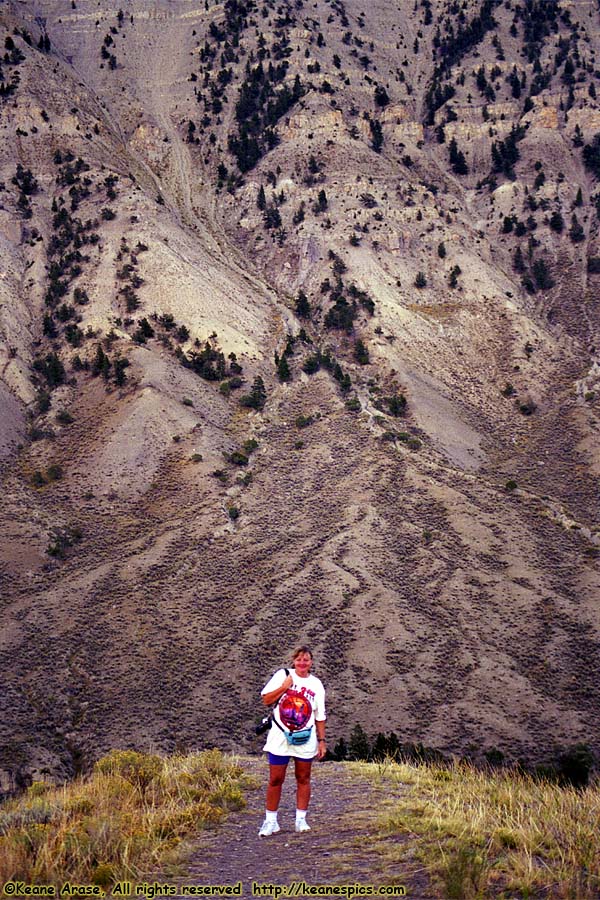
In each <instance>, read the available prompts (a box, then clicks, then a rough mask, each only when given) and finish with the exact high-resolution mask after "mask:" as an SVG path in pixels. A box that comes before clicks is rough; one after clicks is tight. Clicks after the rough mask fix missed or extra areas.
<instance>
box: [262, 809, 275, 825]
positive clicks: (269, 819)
mask: <svg viewBox="0 0 600 900" xmlns="http://www.w3.org/2000/svg"><path fill="white" fill-rule="evenodd" d="M265 820H266V821H267V822H276V821H277V810H275V812H271V810H270V809H266V810H265Z"/></svg>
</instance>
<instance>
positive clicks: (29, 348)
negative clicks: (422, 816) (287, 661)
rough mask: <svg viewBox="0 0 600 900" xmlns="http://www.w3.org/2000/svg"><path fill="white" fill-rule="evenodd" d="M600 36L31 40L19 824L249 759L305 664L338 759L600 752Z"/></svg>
mask: <svg viewBox="0 0 600 900" xmlns="http://www.w3.org/2000/svg"><path fill="white" fill-rule="evenodd" d="M599 29H600V10H599V8H598V5H597V4H594V3H578V4H576V5H575V4H570V3H566V2H565V3H558V2H554V0H552V2H551V0H546V2H543V3H542V2H534V0H525V2H520V3H518V2H511V0H509V2H506V3H503V4H500V3H497V2H494V0H486V2H485V3H474V2H470V0H469V2H464V3H458V2H429V0H422V2H420V3H414V4H413V3H412V2H404V0H402V2H399V3H397V4H395V5H392V4H389V3H384V2H383V0H382V2H375V3H369V4H368V6H367V5H366V4H363V3H361V2H358V0H348V2H346V3H342V2H340V0H331V2H325V0H318V2H315V3H310V4H309V3H306V2H303V0H296V2H295V3H288V2H280V3H275V2H273V3H271V2H268V0H256V2H253V0H246V2H239V0H227V2H226V3H225V4H213V3H212V2H210V0H207V2H206V3H200V4H198V3H195V2H192V0H170V2H169V0H156V2H151V3H149V2H142V0H139V2H138V0H133V2H130V3H127V4H123V7H122V9H121V8H119V7H118V6H115V7H113V6H111V5H109V4H107V3H105V2H104V0H52V2H49V0H48V2H44V0H39V2H38V0H11V2H9V3H8V4H4V5H3V7H2V8H1V9H0V47H3V48H4V49H3V50H2V52H3V54H4V56H3V57H2V58H1V59H0V69H1V72H0V141H1V147H0V182H2V184H1V185H0V186H1V187H2V190H1V191H0V241H1V248H2V250H1V252H2V278H1V279H0V365H1V370H0V371H1V375H0V404H1V414H2V430H1V435H0V454H1V455H2V466H3V468H2V472H3V474H2V479H3V483H2V495H3V503H2V508H1V512H0V515H1V517H2V524H3V540H2V542H1V546H0V574H1V576H2V583H3V589H2V637H1V641H2V661H3V665H2V668H3V672H4V676H5V677H4V690H3V692H2V701H1V703H2V706H1V709H2V720H3V723H4V724H3V734H4V738H3V749H2V751H1V756H0V764H1V767H2V768H3V770H4V776H3V782H2V787H3V788H4V789H6V788H9V787H11V786H12V785H13V784H14V782H15V779H16V780H18V779H19V778H20V777H21V775H22V774H23V773H27V772H31V771H34V772H35V771H37V772H39V771H41V769H43V768H44V767H47V768H48V769H50V770H51V771H52V772H55V773H56V772H63V773H66V772H70V771H73V770H77V769H78V768H81V767H82V766H85V765H86V764H87V763H88V762H89V761H90V760H91V759H93V758H94V757H95V756H96V755H97V754H99V753H101V752H103V751H104V750H105V749H107V748H108V747H110V746H115V745H129V744H131V745H137V746H141V747H160V748H163V749H170V748H172V747H173V746H176V745H181V746H183V745H187V744H189V745H196V744H197V743H199V742H202V743H211V742H214V741H218V742H219V743H220V744H221V745H223V746H229V745H232V746H234V745H238V744H239V742H240V741H241V742H242V743H243V744H244V745H246V746H252V743H251V742H250V740H249V738H248V737H247V735H248V733H249V732H250V731H251V729H252V725H253V722H254V719H255V717H256V714H257V709H258V705H257V700H256V696H257V692H258V690H259V688H260V687H261V685H262V683H263V681H264V679H265V678H266V676H267V675H268V674H269V673H270V671H271V670H272V669H273V667H275V666H277V665H279V663H280V662H281V660H282V653H284V652H285V650H286V649H287V648H288V647H289V646H291V645H292V644H293V643H295V642H296V641H297V640H298V639H303V640H304V639H305V640H307V641H309V642H310V643H311V644H312V645H313V646H314V649H315V657H316V662H317V664H318V671H319V674H321V675H322V677H323V678H324V680H325V681H326V683H327V686H328V689H329V697H330V710H331V734H332V736H340V735H347V734H348V732H349V730H350V728H351V727H352V725H353V724H354V722H356V721H359V722H361V724H363V726H364V727H365V728H366V729H367V730H368V731H371V732H373V733H374V732H376V731H380V730H381V731H390V730H392V729H393V730H395V731H396V732H397V733H398V734H399V735H400V737H401V739H403V740H405V741H423V742H424V743H425V744H427V745H431V746H435V747H437V748H439V749H441V750H444V751H460V752H474V753H476V752H483V751H485V750H488V749H490V748H491V747H499V748H500V749H501V750H502V751H503V752H505V753H506V754H508V755H509V756H511V757H513V758H516V757H518V756H528V757H531V758H541V757H544V756H548V755H550V754H551V753H552V752H553V751H554V750H555V749H556V747H558V746H560V745H563V746H564V745H568V744H573V743H576V742H577V741H588V742H591V743H592V745H594V742H596V744H595V746H596V749H600V748H598V747H597V737H596V736H597V734H598V724H599V718H600V695H599V693H598V685H599V684H600V672H599V670H598V666H599V660H600V653H599V649H600V647H599V628H600V613H599V607H598V599H599V597H600V590H599V588H600V585H599V578H598V564H597V556H598V552H599V551H598V547H599V545H600V537H599V532H598V499H599V498H598V487H597V482H598V473H599V471H600V450H599V447H598V432H597V429H598V402H599V397H600V370H599V368H598V340H599V334H598V332H599V326H600V312H599V308H600V307H599V304H598V299H597V296H598V277H599V275H600V249H599V248H598V219H599V215H600V193H597V191H598V187H597V179H598V177H599V176H600V138H596V135H597V133H599V132H600V109H599V106H598V102H597V98H596V90H597V89H599V90H600V83H599V81H600V68H599V69H596V64H597V63H596V59H595V54H596V50H597V49H600V40H599ZM599 65H600V61H599ZM596 85H598V88H597V87H596Z"/></svg>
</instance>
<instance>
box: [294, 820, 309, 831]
mask: <svg viewBox="0 0 600 900" xmlns="http://www.w3.org/2000/svg"><path fill="white" fill-rule="evenodd" d="M296 831H297V832H302V831H310V825H309V824H308V822H307V821H306V819H300V820H299V821H298V822H296Z"/></svg>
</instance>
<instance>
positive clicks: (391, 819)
mask: <svg viewBox="0 0 600 900" xmlns="http://www.w3.org/2000/svg"><path fill="white" fill-rule="evenodd" d="M353 766H356V767H357V768H358V769H359V770H360V772H361V773H362V774H366V775H368V777H370V778H374V779H377V780H383V782H384V784H385V787H386V792H388V800H387V801H386V804H385V808H384V810H382V812H381V815H380V818H379V827H380V830H381V833H382V835H383V834H386V835H389V834H390V833H392V834H394V833H395V834H398V833H399V834H403V835H405V836H407V837H408V838H409V843H410V844H411V846H412V848H413V850H414V854H415V856H416V857H417V859H419V861H420V862H421V864H422V865H423V866H424V868H425V869H426V870H427V872H428V873H429V875H430V876H431V878H432V880H433V883H434V884H435V885H436V886H437V888H438V890H439V892H440V897H444V898H448V900H453V898H457V900H468V898H487V897H494V898H497V897H506V898H508V897H511V898H515V897H519V898H527V897H552V898H574V900H587V898H590V900H591V898H598V896H600V784H598V783H596V784H593V785H592V786H590V787H587V788H585V789H583V790H577V789H575V788H572V787H561V786H558V785H556V784H553V783H549V782H546V781H540V780H538V779H534V778H532V777H530V776H528V775H525V774H522V773H520V772H516V771H510V770H501V771H480V770H477V769H475V768H473V767H471V766H469V765H466V764H462V763H461V764H456V765H454V766H449V767H441V766H436V765H428V764H421V765H412V764H403V763H395V762H386V763H379V764H377V763H355V764H353ZM407 785H408V789H407ZM382 846H384V845H382ZM383 852H390V851H383ZM392 852H397V853H398V863H399V866H402V860H403V858H404V857H405V854H406V852H407V848H406V845H404V846H400V847H399V848H398V849H397V850H395V851H392Z"/></svg>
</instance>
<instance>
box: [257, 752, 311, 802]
mask: <svg viewBox="0 0 600 900" xmlns="http://www.w3.org/2000/svg"><path fill="white" fill-rule="evenodd" d="M286 771H287V763H285V765H283V766H274V765H272V764H271V765H269V786H268V787H267V809H268V811H269V812H277V810H278V809H279V801H280V800H281V788H282V787H283V782H284V781H285V773H286ZM309 791H310V788H309Z"/></svg>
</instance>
